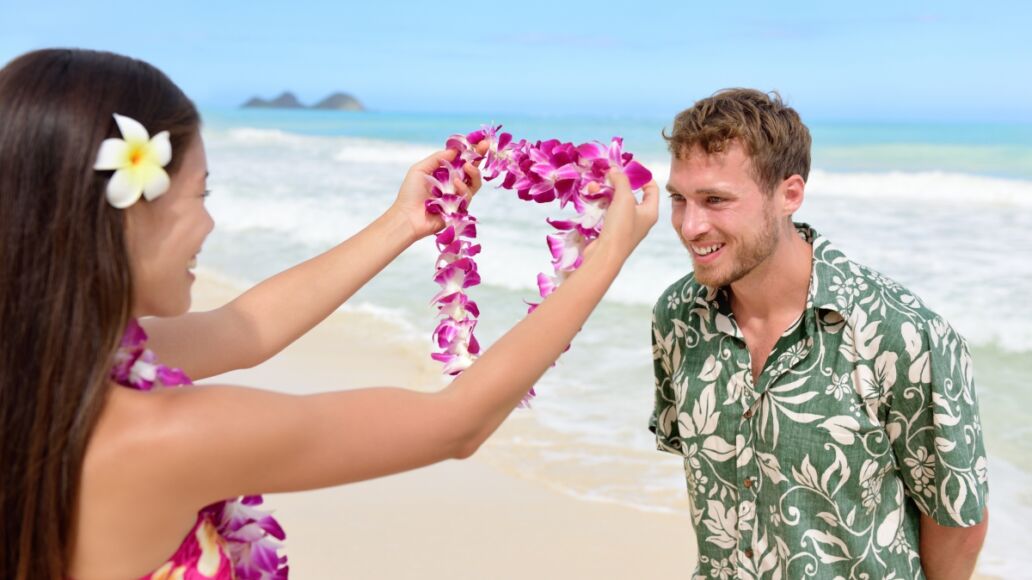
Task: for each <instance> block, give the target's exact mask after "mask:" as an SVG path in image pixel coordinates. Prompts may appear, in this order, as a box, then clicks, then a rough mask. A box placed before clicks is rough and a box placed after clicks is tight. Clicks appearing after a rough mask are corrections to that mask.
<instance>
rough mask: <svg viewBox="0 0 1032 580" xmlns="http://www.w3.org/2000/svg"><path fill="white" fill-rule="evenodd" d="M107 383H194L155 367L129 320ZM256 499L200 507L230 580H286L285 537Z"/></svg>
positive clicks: (144, 335) (134, 385) (175, 371)
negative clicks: (219, 541)
mask: <svg viewBox="0 0 1032 580" xmlns="http://www.w3.org/2000/svg"><path fill="white" fill-rule="evenodd" d="M111 379H112V380H113V381H115V382H116V383H118V384H120V385H122V386H125V387H130V388H133V389H138V390H141V391H149V390H151V389H153V388H154V386H155V385H156V384H160V385H161V386H164V387H180V386H185V385H191V384H193V382H192V381H191V380H190V377H188V376H186V373H184V372H183V371H182V370H180V369H175V368H169V367H166V366H165V365H162V364H160V363H158V361H157V357H156V356H155V355H154V352H153V351H151V350H150V349H148V348H147V333H146V332H145V331H144V330H143V327H141V326H140V324H139V323H138V322H137V321H136V320H135V319H131V320H130V321H129V324H128V326H127V327H126V329H125V333H124V334H123V335H122V341H121V343H120V344H119V347H118V351H117V352H116V353H115V357H114V365H113V366H112V368H111ZM261 503H262V497H261V496H260V495H253V496H245V497H241V498H238V499H233V500H224V501H220V502H217V503H214V504H212V505H210V506H208V507H206V508H204V509H203V510H201V511H202V513H205V514H209V515H210V516H211V517H212V521H213V522H214V523H215V527H216V529H217V530H218V532H219V535H220V536H222V538H223V539H224V540H225V541H226V544H225V548H226V552H227V554H228V555H229V558H230V560H231V561H232V562H233V571H234V574H235V576H234V577H235V578H238V579H239V580H286V578H287V574H288V572H289V567H288V566H287V557H286V556H280V555H279V554H278V553H277V550H278V549H279V547H280V545H279V543H278V542H277V540H278V541H283V540H284V539H285V538H286V537H287V536H286V534H285V533H284V531H283V528H282V527H280V525H279V523H278V522H277V521H276V520H275V519H274V518H273V517H272V515H270V514H268V513H265V512H263V511H261V510H259V509H256V508H255V507H254V506H258V505H261Z"/></svg>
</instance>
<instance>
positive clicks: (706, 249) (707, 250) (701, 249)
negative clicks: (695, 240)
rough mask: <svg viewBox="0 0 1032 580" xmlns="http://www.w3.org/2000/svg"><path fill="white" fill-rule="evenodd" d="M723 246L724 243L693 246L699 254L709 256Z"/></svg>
mask: <svg viewBox="0 0 1032 580" xmlns="http://www.w3.org/2000/svg"><path fill="white" fill-rule="evenodd" d="M723 247H724V244H714V245H712V246H692V250H694V251H695V253H696V254H698V255H699V256H707V255H709V254H712V253H713V252H716V251H717V250H719V249H720V248H723Z"/></svg>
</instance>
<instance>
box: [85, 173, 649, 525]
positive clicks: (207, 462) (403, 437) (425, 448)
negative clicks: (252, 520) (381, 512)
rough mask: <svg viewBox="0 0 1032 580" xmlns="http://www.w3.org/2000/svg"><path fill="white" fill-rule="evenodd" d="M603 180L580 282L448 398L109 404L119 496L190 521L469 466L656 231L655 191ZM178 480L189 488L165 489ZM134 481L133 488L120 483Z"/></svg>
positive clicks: (397, 392)
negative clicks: (269, 499)
mask: <svg viewBox="0 0 1032 580" xmlns="http://www.w3.org/2000/svg"><path fill="white" fill-rule="evenodd" d="M611 180H612V181H614V183H615V185H616V189H617V193H616V196H615V198H614V201H613V204H612V206H611V208H610V210H609V214H608V215H607V217H606V222H605V227H604V228H603V232H602V235H601V236H600V238H599V239H598V241H597V242H595V244H593V246H594V247H593V251H592V252H591V253H590V254H589V256H588V257H587V258H586V259H585V261H584V264H583V265H582V266H581V268H580V269H578V270H577V271H576V272H575V273H574V274H573V275H572V276H571V277H570V278H569V279H568V280H566V282H564V283H563V285H562V286H560V287H559V289H558V290H556V291H555V292H554V293H553V294H551V295H550V296H549V297H548V298H546V299H545V300H544V302H543V303H542V304H541V305H540V306H539V307H538V308H537V309H536V310H535V311H534V312H533V313H531V314H530V315H529V316H528V317H527V318H525V319H524V320H523V321H521V322H520V323H519V324H517V325H516V326H515V327H514V328H513V329H512V330H510V331H509V332H508V333H507V334H505V336H503V337H502V338H501V339H499V341H498V342H497V343H496V344H494V345H493V346H492V347H491V348H489V349H488V350H487V351H486V352H485V353H484V355H483V356H482V357H481V358H480V359H479V360H478V361H477V362H475V363H474V364H473V365H472V366H471V367H470V368H469V369H467V370H466V371H465V372H464V373H463V374H462V375H461V376H459V377H458V378H457V379H456V380H455V381H454V382H452V384H451V385H450V386H448V387H447V388H445V389H443V390H442V391H440V392H437V393H420V392H415V391H409V390H405V389H400V388H390V387H382V388H369V389H359V390H352V391H340V392H331V393H325V394H317V395H306V396H294V395H285V394H279V393H272V392H268V391H260V390H253V389H245V388H240V387H229V386H210V387H196V388H190V389H179V390H171V389H170V390H167V391H163V392H159V393H150V394H145V393H135V392H125V393H123V392H121V391H122V390H119V391H120V392H119V393H118V395H119V398H120V399H121V403H118V404H112V405H109V407H108V410H107V411H106V412H105V418H104V419H103V420H102V423H101V425H99V426H98V431H97V436H98V437H103V436H104V433H107V434H109V436H110V437H112V438H114V439H117V440H119V441H122V443H121V444H118V443H116V444H113V445H112V444H109V445H107V446H105V447H104V449H106V450H108V451H107V452H108V453H111V454H112V455H111V456H110V461H112V462H116V461H117V462H119V464H120V465H122V466H124V467H123V469H122V470H120V471H119V472H118V477H119V482H120V485H123V486H125V487H126V488H128V489H147V490H148V493H160V491H159V490H156V489H155V488H154V486H158V487H162V486H168V489H166V490H164V491H165V492H167V493H169V494H172V495H175V496H176V497H177V498H178V500H182V501H184V502H186V504H185V505H184V509H186V508H187V507H192V508H196V507H197V506H198V505H203V503H204V502H209V501H214V500H216V499H219V498H223V497H230V496H235V495H239V494H252V493H263V492H278V491H292V490H301V489H310V488H318V487H325V486H330V485H337V484H341V483H347V482H352V481H358V480H363V479H370V478H374V477H379V476H383V475H388V474H391V473H397V472H401V471H406V470H409V469H414V468H417V467H420V466H424V465H428V464H431V463H435V462H438V461H442V460H445V459H449V458H462V457H467V456H469V455H470V454H472V453H473V452H474V451H475V450H476V449H477V448H478V447H479V446H480V444H481V443H483V441H484V440H486V439H487V437H488V436H489V435H490V434H491V433H492V432H494V430H495V429H496V428H497V427H498V425H499V424H500V423H501V422H502V421H503V420H504V419H505V417H506V416H508V414H509V413H510V412H511V411H512V409H513V408H514V407H515V406H516V405H517V404H518V403H519V401H520V400H521V399H522V397H523V395H524V394H525V393H526V392H527V391H528V390H529V389H530V388H531V387H532V386H533V385H534V383H535V382H537V380H538V379H539V378H540V376H541V375H542V374H543V373H544V372H545V371H546V370H547V369H548V368H549V367H550V365H551V364H552V363H553V362H554V361H555V360H556V359H557V358H558V357H559V355H560V354H561V353H562V352H563V350H564V349H565V348H566V345H567V344H569V343H570V341H571V340H572V339H573V338H574V336H575V335H576V334H577V332H578V330H579V329H580V328H581V326H582V325H583V324H584V322H585V321H586V320H587V318H588V316H589V315H590V313H591V312H592V310H593V309H594V308H595V306H596V305H597V304H598V302H599V301H600V300H601V299H602V296H603V295H604V294H605V292H606V290H607V289H608V287H609V285H610V284H611V283H612V281H613V279H614V278H615V277H616V275H617V274H618V272H619V271H620V268H621V266H622V265H623V263H624V261H625V260H626V259H627V257H628V256H629V255H630V253H631V251H632V250H633V249H634V248H635V246H637V244H638V242H640V241H641V239H642V238H643V237H644V236H645V234H646V233H647V232H648V230H649V228H651V226H652V225H653V224H654V223H655V221H656V215H657V199H658V193H657V189H656V186H655V184H653V183H650V184H648V185H647V186H646V187H645V196H644V199H643V201H642V202H641V203H640V204H638V203H636V202H635V200H634V198H633V196H632V195H631V192H630V188H629V186H628V184H627V180H626V178H625V177H624V176H623V175H622V174H615V175H611ZM155 395H157V396H155ZM113 402H114V401H113ZM155 424H157V425H160V428H156V427H155ZM133 425H147V427H142V426H141V427H139V428H136V427H133ZM108 441H109V442H112V439H108ZM97 459H98V460H100V462H101V463H106V462H107V461H105V460H104V459H103V458H99V457H98V458H97ZM205 466H207V467H205ZM184 470H188V471H189V472H190V477H189V478H181V477H171V475H173V474H182V473H184ZM130 472H131V473H130ZM161 474H167V475H169V476H170V477H167V478H166V477H163V476H162V475H161ZM135 478H140V480H139V481H135V482H132V483H130V482H129V481H127V480H131V479H135ZM178 500H177V501H178Z"/></svg>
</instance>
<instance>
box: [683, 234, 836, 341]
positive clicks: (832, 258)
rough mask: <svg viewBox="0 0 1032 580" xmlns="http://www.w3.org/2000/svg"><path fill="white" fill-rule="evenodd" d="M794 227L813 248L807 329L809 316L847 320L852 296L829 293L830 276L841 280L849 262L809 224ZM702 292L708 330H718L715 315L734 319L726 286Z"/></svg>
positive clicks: (811, 318) (810, 318) (706, 287)
mask: <svg viewBox="0 0 1032 580" xmlns="http://www.w3.org/2000/svg"><path fill="white" fill-rule="evenodd" d="M795 227H796V232H797V233H798V234H799V235H800V236H801V237H802V238H803V239H804V240H806V242H807V243H809V244H810V245H811V246H813V258H812V261H811V269H810V289H809V291H808V293H807V298H806V311H805V312H804V316H805V318H806V322H807V327H812V325H813V323H814V319H813V317H812V316H810V314H811V313H812V314H813V315H815V316H817V317H819V316H820V314H821V311H833V312H837V313H838V314H839V315H841V316H842V317H843V318H848V317H849V313H850V311H852V309H853V298H852V296H850V295H843V294H836V293H834V292H832V291H830V290H829V289H828V287H829V286H830V285H831V284H832V277H833V276H840V277H841V276H842V271H841V270H839V268H840V267H845V262H847V260H848V259H847V258H846V256H845V254H843V253H842V252H841V251H839V250H838V249H837V248H835V247H834V246H833V245H832V244H831V242H829V241H828V239H827V238H825V237H824V236H822V235H820V234H819V233H817V230H815V229H813V228H812V227H810V225H809V224H805V223H795ZM703 288H704V289H705V295H704V299H705V302H706V307H707V311H708V314H709V320H710V322H711V324H714V325H713V326H711V328H719V325H715V319H716V317H717V315H718V314H721V315H724V316H727V317H729V318H731V319H733V318H734V315H733V314H732V311H731V294H730V292H729V291H728V288H727V287H726V286H725V287H722V288H711V287H709V286H703ZM740 334H741V332H740V331H739V330H738V327H737V325H734V335H735V336H739V335H740Z"/></svg>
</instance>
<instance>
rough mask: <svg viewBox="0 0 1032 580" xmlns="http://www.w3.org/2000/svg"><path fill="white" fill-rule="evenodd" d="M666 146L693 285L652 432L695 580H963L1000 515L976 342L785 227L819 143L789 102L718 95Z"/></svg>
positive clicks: (670, 339)
mask: <svg viewBox="0 0 1032 580" xmlns="http://www.w3.org/2000/svg"><path fill="white" fill-rule="evenodd" d="M664 137H666V139H667V141H668V144H669V147H670V152H671V154H672V156H673V159H672V164H671V167H670V178H669V181H668V185H667V189H668V190H669V192H670V199H671V203H672V206H673V225H674V229H675V230H676V231H677V233H678V235H679V236H680V238H681V241H682V243H683V244H684V245H685V247H686V248H687V249H688V253H689V254H690V255H691V259H692V264H693V266H694V272H693V273H691V274H689V275H687V276H685V277H684V278H682V279H681V280H679V281H678V282H676V283H675V284H674V285H673V286H671V287H670V288H668V289H667V290H666V292H664V293H663V295H662V296H661V297H660V299H659V301H658V302H657V304H656V307H655V309H654V318H653V327H652V329H653V358H654V364H655V375H656V406H655V410H654V412H653V415H652V420H651V428H652V430H653V431H655V433H656V438H657V442H658V446H659V448H660V449H662V450H664V451H668V452H671V453H676V454H678V455H681V456H683V457H684V465H685V472H686V475H687V480H688V492H689V495H690V499H691V507H692V523H693V525H694V527H695V531H696V536H697V543H698V551H699V562H698V567H697V568H696V571H695V577H696V578H721V579H726V578H784V579H794V578H802V577H814V578H828V579H831V578H840V577H841V578H867V579H872V580H873V579H887V578H908V579H909V578H925V577H927V578H930V579H933V580H939V579H944V578H969V577H970V576H971V573H972V571H973V569H974V565H975V560H976V558H977V555H978V551H979V550H980V548H981V545H982V541H983V539H984V536H985V529H986V522H987V517H988V513H987V512H986V508H985V500H986V489H987V486H986V466H985V464H986V461H985V450H984V447H983V443H982V431H981V426H980V425H979V421H978V411H977V404H976V401H975V394H974V385H973V383H972V376H971V373H972V370H971V358H970V355H969V353H968V349H967V346H966V344H965V342H964V340H963V339H962V338H961V337H960V336H959V335H958V334H957V333H956V332H954V331H953V329H952V328H950V326H949V325H948V324H947V323H946V322H945V321H944V320H943V319H942V318H940V317H939V316H937V315H936V314H935V313H933V312H932V311H930V310H929V309H927V308H926V307H925V306H923V305H922V304H921V302H920V301H919V300H918V299H917V298H916V297H915V296H914V295H913V294H911V293H910V292H908V291H907V290H906V289H905V288H903V287H901V286H900V285H899V284H897V283H896V282H893V281H892V280H889V279H887V278H885V277H883V276H881V275H880V274H878V273H876V272H874V271H872V270H870V269H868V268H866V267H864V266H861V265H859V264H856V263H854V262H852V261H850V260H849V259H848V258H846V257H845V256H844V255H843V254H842V253H841V252H839V251H838V250H836V249H835V248H834V247H833V246H832V245H831V243H829V242H828V240H827V239H825V238H824V237H822V236H821V235H820V234H818V233H817V232H816V231H814V230H813V229H812V228H810V227H809V226H807V225H806V224H794V223H793V222H792V220H791V217H792V214H793V212H795V211H796V210H797V209H798V208H799V206H800V205H801V204H802V203H803V198H804V191H805V188H806V179H807V175H808V173H809V169H810V134H809V131H808V130H807V128H806V126H805V125H803V123H802V122H801V121H800V119H799V115H798V114H797V113H796V112H795V111H794V110H793V109H791V108H789V107H787V106H786V105H785V104H784V103H783V102H782V101H781V99H780V97H779V96H778V95H777V94H772V95H767V94H764V93H761V92H758V91H754V90H745V89H731V90H725V91H721V92H719V93H717V94H715V95H714V96H712V97H710V98H707V99H703V100H701V101H699V102H697V103H696V104H695V105H694V106H693V107H692V108H690V109H688V110H685V111H683V112H682V113H680V114H679V115H678V116H677V118H676V119H675V121H674V128H673V132H672V134H671V135H669V136H666V135H665V134H664ZM858 211H862V208H858Z"/></svg>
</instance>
